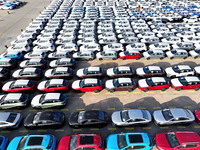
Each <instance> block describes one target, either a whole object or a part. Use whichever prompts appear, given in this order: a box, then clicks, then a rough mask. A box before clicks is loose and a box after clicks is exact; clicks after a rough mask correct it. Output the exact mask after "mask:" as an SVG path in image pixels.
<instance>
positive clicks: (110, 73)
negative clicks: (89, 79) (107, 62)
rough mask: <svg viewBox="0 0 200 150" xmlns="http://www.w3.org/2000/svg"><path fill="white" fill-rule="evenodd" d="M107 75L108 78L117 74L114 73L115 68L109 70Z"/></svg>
mask: <svg viewBox="0 0 200 150" xmlns="http://www.w3.org/2000/svg"><path fill="white" fill-rule="evenodd" d="M106 73H107V75H108V76H113V75H114V74H115V73H114V72H113V68H110V69H108V70H107V72H106Z"/></svg>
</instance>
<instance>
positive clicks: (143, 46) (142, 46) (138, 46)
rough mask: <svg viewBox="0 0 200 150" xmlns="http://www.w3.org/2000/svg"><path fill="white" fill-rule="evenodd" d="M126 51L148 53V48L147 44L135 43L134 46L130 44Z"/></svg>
mask: <svg viewBox="0 0 200 150" xmlns="http://www.w3.org/2000/svg"><path fill="white" fill-rule="evenodd" d="M126 50H127V51H128V50H138V51H147V47H146V44H145V43H141V42H139V43H133V44H128V45H127V46H126Z"/></svg>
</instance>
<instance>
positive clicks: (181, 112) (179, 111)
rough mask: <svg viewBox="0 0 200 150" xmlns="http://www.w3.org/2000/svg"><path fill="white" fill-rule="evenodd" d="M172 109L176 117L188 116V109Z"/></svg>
mask: <svg viewBox="0 0 200 150" xmlns="http://www.w3.org/2000/svg"><path fill="white" fill-rule="evenodd" d="M170 111H171V113H172V115H173V116H174V118H178V117H188V116H187V114H186V110H184V109H182V108H171V109H170Z"/></svg>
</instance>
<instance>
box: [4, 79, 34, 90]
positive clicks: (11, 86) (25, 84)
mask: <svg viewBox="0 0 200 150" xmlns="http://www.w3.org/2000/svg"><path fill="white" fill-rule="evenodd" d="M35 87H36V83H35V81H33V80H23V79H19V80H16V81H9V82H7V83H5V84H4V85H3V87H2V91H3V92H6V93H16V92H30V93H31V92H33V91H34V90H35Z"/></svg>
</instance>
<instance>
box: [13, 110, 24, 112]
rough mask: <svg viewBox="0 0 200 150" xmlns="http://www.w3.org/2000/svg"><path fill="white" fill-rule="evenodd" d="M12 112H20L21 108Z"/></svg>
mask: <svg viewBox="0 0 200 150" xmlns="http://www.w3.org/2000/svg"><path fill="white" fill-rule="evenodd" d="M13 112H22V110H13Z"/></svg>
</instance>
